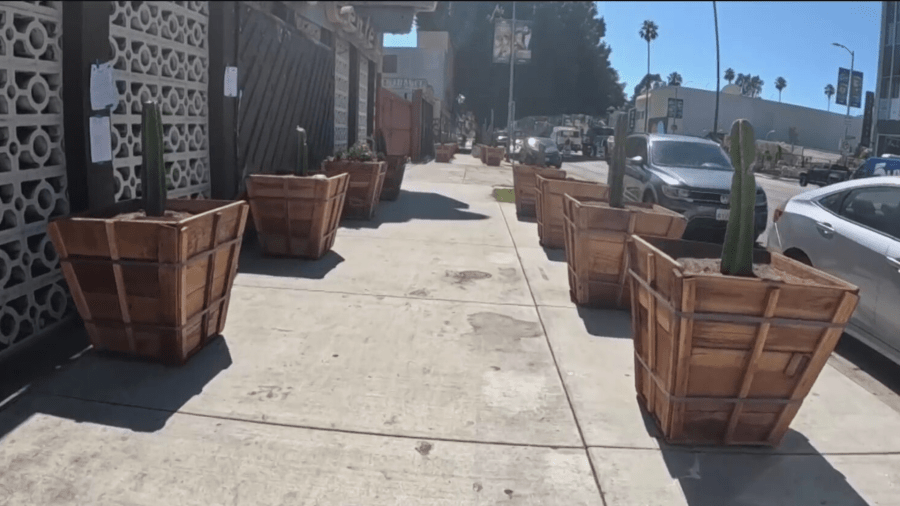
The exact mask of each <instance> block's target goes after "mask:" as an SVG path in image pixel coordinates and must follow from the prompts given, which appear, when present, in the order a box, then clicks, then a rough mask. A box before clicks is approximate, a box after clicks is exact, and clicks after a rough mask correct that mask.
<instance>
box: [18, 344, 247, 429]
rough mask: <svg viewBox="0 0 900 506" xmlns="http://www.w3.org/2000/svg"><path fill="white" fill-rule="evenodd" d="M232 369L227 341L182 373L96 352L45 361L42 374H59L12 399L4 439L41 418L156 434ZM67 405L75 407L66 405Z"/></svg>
mask: <svg viewBox="0 0 900 506" xmlns="http://www.w3.org/2000/svg"><path fill="white" fill-rule="evenodd" d="M231 363H232V361H231V354H230V353H229V350H228V345H227V344H226V342H225V339H224V338H223V337H222V336H218V337H216V338H214V339H213V340H212V341H211V342H210V343H209V344H207V345H206V346H205V347H204V348H203V349H202V350H200V351H199V352H197V354H196V355H194V356H193V357H192V358H191V359H189V360H188V361H187V363H186V364H184V365H183V366H180V367H169V366H165V365H161V364H156V363H152V362H147V361H143V360H138V359H129V358H117V357H114V356H110V355H107V354H98V353H97V352H95V351H93V350H91V349H89V350H87V351H86V352H84V354H83V355H81V356H78V357H74V358H71V359H65V360H62V361H60V360H54V361H45V363H44V364H40V365H39V368H40V369H43V370H45V371H46V370H47V369H50V370H53V372H49V373H45V374H44V377H42V378H39V379H34V378H31V381H26V382H25V383H24V384H23V386H21V387H20V389H22V391H21V393H20V394H19V395H18V397H17V398H13V399H7V400H8V401H9V402H7V403H6V405H4V406H2V407H0V438H2V437H3V436H4V435H6V434H8V433H10V432H12V431H13V430H15V428H16V427H18V426H19V425H20V424H21V423H23V422H25V421H26V420H27V419H28V418H30V417H31V416H33V415H35V414H37V413H43V414H46V415H51V416H54V417H59V418H65V419H68V420H73V421H76V422H88V423H94V424H100V425H106V426H109V427H118V428H123V429H128V430H132V431H136V432H153V431H156V430H159V429H161V428H162V427H163V426H165V424H166V421H168V419H169V418H170V417H171V416H172V415H173V414H174V412H176V411H178V410H179V409H181V407H182V406H184V404H185V403H187V402H188V401H189V400H190V399H191V398H192V397H194V396H195V395H198V394H199V393H201V392H202V391H203V388H204V387H205V386H206V385H207V384H208V383H209V382H210V381H211V380H212V379H213V378H215V377H216V376H217V375H218V374H219V373H220V372H222V371H223V370H225V369H227V368H228V367H230V366H231ZM64 399H68V400H69V401H67V402H62V401H63V400H64ZM97 403H102V404H115V405H124V406H131V407H136V408H144V409H137V410H103V409H97Z"/></svg>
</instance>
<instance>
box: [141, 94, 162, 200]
mask: <svg viewBox="0 0 900 506" xmlns="http://www.w3.org/2000/svg"><path fill="white" fill-rule="evenodd" d="M163 151H164V150H163V127H162V114H161V113H160V108H159V104H158V103H156V102H144V104H143V106H142V110H141V158H142V160H141V161H142V166H141V192H142V196H143V201H144V211H145V212H146V213H147V216H163V215H164V214H165V213H166V192H167V189H166V164H165V161H164V160H163Z"/></svg>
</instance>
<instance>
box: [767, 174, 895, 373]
mask: <svg viewBox="0 0 900 506" xmlns="http://www.w3.org/2000/svg"><path fill="white" fill-rule="evenodd" d="M773 221H774V223H773V225H772V229H771V230H770V231H769V239H768V248H769V250H771V251H777V252H780V253H784V254H785V255H786V256H789V257H791V258H794V259H796V260H799V261H801V262H804V263H806V264H808V265H812V266H813V267H815V268H817V269H820V270H823V271H825V272H827V273H829V274H832V275H834V276H837V277H839V278H841V279H844V280H846V281H848V282H850V283H853V284H854V285H856V286H858V287H859V305H858V306H857V308H856V312H855V313H854V314H853V317H852V318H851V320H850V324H849V325H848V326H847V330H846V332H847V333H848V334H850V335H851V336H853V337H855V338H857V339H859V340H860V341H862V342H864V343H866V344H868V345H869V346H871V347H872V348H874V349H875V350H877V351H878V352H880V353H882V354H883V355H885V356H887V357H888V358H890V359H891V360H893V361H894V362H897V363H898V364H900V177H895V176H886V177H875V178H867V179H857V180H853V181H845V182H842V183H836V184H833V185H830V186H826V187H824V188H821V189H818V190H813V191H809V192H805V193H801V194H800V195H797V196H795V197H793V198H792V199H790V200H788V201H787V202H786V203H785V204H783V205H782V206H781V207H779V208H778V209H776V210H775V213H774V218H773Z"/></svg>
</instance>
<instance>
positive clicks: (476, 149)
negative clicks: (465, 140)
mask: <svg viewBox="0 0 900 506" xmlns="http://www.w3.org/2000/svg"><path fill="white" fill-rule="evenodd" d="M481 147H482V146H481V144H475V145H473V146H472V156H473V157H475V158H477V159H479V160H481V163H484V159H483V158H482V157H481V155H482V153H483V151H482V149H481Z"/></svg>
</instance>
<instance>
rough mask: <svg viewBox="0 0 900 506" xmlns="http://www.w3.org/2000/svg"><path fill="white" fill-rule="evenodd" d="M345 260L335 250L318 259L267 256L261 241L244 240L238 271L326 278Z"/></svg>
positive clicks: (267, 274)
mask: <svg viewBox="0 0 900 506" xmlns="http://www.w3.org/2000/svg"><path fill="white" fill-rule="evenodd" d="M343 261H344V257H342V256H341V255H339V254H338V253H336V252H334V251H329V252H328V253H325V255H324V256H322V258H320V259H318V260H306V259H303V258H281V257H270V256H266V255H264V254H263V252H262V247H261V246H260V244H259V241H258V240H257V241H246V240H245V241H244V245H243V246H242V247H241V257H240V260H239V263H238V272H239V273H243V274H262V275H265V276H285V277H291V278H307V279H324V278H325V276H326V275H327V274H328V273H329V272H331V271H332V269H334V268H335V267H337V266H338V264H340V263H341V262H343Z"/></svg>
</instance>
